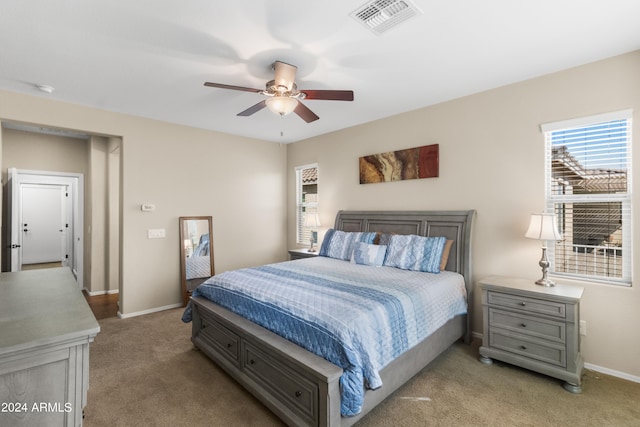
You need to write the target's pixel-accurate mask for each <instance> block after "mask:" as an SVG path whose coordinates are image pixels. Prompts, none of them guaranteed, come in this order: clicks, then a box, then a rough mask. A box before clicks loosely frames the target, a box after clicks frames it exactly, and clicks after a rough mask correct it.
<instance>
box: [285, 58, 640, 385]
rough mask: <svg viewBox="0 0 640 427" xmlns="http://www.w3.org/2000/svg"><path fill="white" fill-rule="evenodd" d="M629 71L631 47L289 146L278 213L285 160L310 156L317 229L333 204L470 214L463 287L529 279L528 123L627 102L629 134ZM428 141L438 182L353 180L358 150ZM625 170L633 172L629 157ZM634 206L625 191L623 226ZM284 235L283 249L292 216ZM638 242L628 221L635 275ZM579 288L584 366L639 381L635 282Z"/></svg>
mask: <svg viewBox="0 0 640 427" xmlns="http://www.w3.org/2000/svg"><path fill="white" fill-rule="evenodd" d="M638 70H640V51H636V52H634V53H631V54H627V55H623V56H620V57H615V58H611V59H608V60H605V61H601V62H597V63H593V64H588V65H585V66H582V67H578V68H574V69H570V70H566V71H563V72H560V73H555V74H551V75H548V76H544V77H541V78H536V79H533V80H529V81H525V82H522V83H518V84H513V85H510V86H506V87H501V88H498V89H495V90H491V91H487V92H484V93H479V94H476V95H473V96H468V97H465V98H461V99H457V100H454V101H451V102H446V103H442V104H439V105H435V106H432V107H428V108H424V109H420V110H416V111H412V112H408V113H405V114H401V115H398V116H395V117H391V118H388V119H384V120H379V121H376V122H372V123H368V124H365V125H361V126H357V127H353V128H349V129H345V130H343V131H339V132H335V133H332V134H329V135H324V136H320V137H317V138H313V139H310V140H306V141H303V142H299V143H295V144H291V145H290V146H289V147H288V175H289V184H288V189H289V192H288V206H289V209H288V211H289V212H295V175H294V167H295V166H298V165H303V164H308V163H313V162H317V163H318V168H319V176H320V185H319V196H318V197H319V204H320V217H321V222H322V224H323V225H325V226H327V227H328V226H331V225H332V224H333V220H334V216H335V214H336V211H338V210H339V209H476V210H477V216H476V221H475V229H474V235H473V239H474V243H473V264H472V268H473V277H474V282H475V281H477V280H478V279H480V278H482V277H485V276H488V275H492V274H500V275H517V276H524V277H530V278H534V279H535V278H538V276H540V275H541V273H540V268H539V266H538V260H539V259H540V245H539V243H538V242H536V241H533V240H529V239H525V238H524V233H525V231H526V227H527V225H528V222H529V215H530V214H531V213H534V212H541V211H542V210H543V209H544V139H543V135H542V133H541V132H540V124H542V123H547V122H553V121H558V120H564V119H570V118H575V117H581V116H588V115H593V114H599V113H605V112H610V111H618V110H622V109H628V108H633V109H634V118H635V125H634V134H635V135H636V139H638V138H640V131H639V130H640V128H639V126H638V123H639V122H640V79H639V78H638ZM356 96H357V94H356ZM434 143H437V144H440V177H439V178H434V179H422V180H413V181H403V182H390V183H382V184H367V185H360V184H359V176H358V158H359V157H360V156H363V155H367V154H375V153H380V152H385V151H391V150H395V149H401V148H410V147H416V146H421V145H427V144H434ZM633 166H634V168H635V170H636V171H640V156H639V155H636V156H635V158H634V165H633ZM639 175H640V174H638V173H636V174H635V175H634V180H633V185H634V187H636V188H639V187H640V183H639V181H638V178H637V177H638V176H639ZM636 194H638V193H636ZM638 201H639V196H637V195H636V196H635V197H634V202H635V203H634V205H635V206H636V208H638V209H635V211H634V222H635V224H638V219H639V218H640V208H639V207H640V203H638ZM288 231H289V233H288V236H289V237H288V241H289V245H290V246H293V245H295V223H294V217H293V216H291V217H290V220H289V223H288ZM321 234H322V233H321ZM321 237H322V236H320V238H321ZM639 237H640V227H635V229H634V238H633V241H634V242H636V248H635V249H636V252H635V255H634V256H633V263H634V271H635V272H636V275H637V274H638V272H639V271H640V256H638V255H637V254H638V253H640V252H638V251H637V249H639V248H637V246H638V244H637V242H640V238H639ZM581 284H582V285H583V286H584V287H585V292H584V298H583V301H582V306H581V314H582V319H584V320H586V321H587V326H588V327H587V329H588V335H587V336H585V337H583V340H582V350H583V354H584V357H585V359H586V362H587V363H589V364H591V365H594V366H596V367H600V368H604V369H609V370H613V371H617V372H619V373H622V374H623V375H624V374H626V375H630V376H633V377H635V378H636V379H640V363H638V360H640V342H639V341H638V340H637V339H636V338H637V336H638V332H637V331H638V328H639V327H640V309H639V307H640V286H638V284H637V283H636V286H634V287H631V288H627V287H620V286H611V285H603V284H595V283H581ZM475 295H476V296H477V295H479V293H476V294H475ZM473 309H474V313H473V325H474V326H473V328H474V331H476V332H481V325H482V322H481V319H482V317H481V316H482V314H481V311H480V305H479V299H478V298H476V299H475V301H474V304H473Z"/></svg>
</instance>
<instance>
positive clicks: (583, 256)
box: [542, 110, 632, 285]
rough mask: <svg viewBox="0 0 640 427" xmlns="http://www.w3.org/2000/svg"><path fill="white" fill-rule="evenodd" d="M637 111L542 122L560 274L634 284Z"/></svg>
mask: <svg viewBox="0 0 640 427" xmlns="http://www.w3.org/2000/svg"><path fill="white" fill-rule="evenodd" d="M631 116H632V112H631V110H626V111H620V112H616V113H610V114H603V115H599V116H592V117H586V118H582V119H576V120H568V121H564V122H558V123H550V124H545V125H542V131H543V132H544V134H545V141H546V156H545V162H546V168H545V177H546V191H545V194H546V205H547V210H548V212H554V213H555V214H556V215H557V218H558V229H559V230H560V232H561V233H562V234H563V240H562V241H559V242H556V243H555V245H553V246H552V247H551V248H550V249H551V250H550V254H549V255H550V261H551V268H550V271H553V273H554V274H556V275H563V276H574V277H577V278H581V279H591V280H597V281H604V282H610V283H617V284H625V285H630V284H631V194H632V192H631Z"/></svg>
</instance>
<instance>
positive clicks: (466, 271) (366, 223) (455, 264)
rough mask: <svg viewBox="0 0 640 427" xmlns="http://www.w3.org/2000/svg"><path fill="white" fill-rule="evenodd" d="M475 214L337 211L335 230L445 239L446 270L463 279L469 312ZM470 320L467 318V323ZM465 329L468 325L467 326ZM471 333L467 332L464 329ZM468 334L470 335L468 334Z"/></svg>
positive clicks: (461, 212) (471, 211) (458, 212)
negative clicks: (449, 243)
mask: <svg viewBox="0 0 640 427" xmlns="http://www.w3.org/2000/svg"><path fill="white" fill-rule="evenodd" d="M475 212H476V211H475V210H468V211H338V214H337V215H336V223H335V226H334V227H335V229H336V230H343V231H376V232H378V233H388V234H416V235H418V236H444V237H446V238H447V239H448V240H453V246H452V247H451V253H450V254H449V260H448V261H447V265H446V267H445V270H448V271H455V272H457V273H460V274H462V276H464V281H465V286H466V288H467V301H469V309H470V308H471V305H472V304H471V301H473V300H472V292H473V284H472V282H471V227H472V223H473V216H474V214H475ZM469 320H470V316H468V318H467V323H469ZM467 326H468V325H467ZM467 331H470V328H469V327H468V328H467ZM468 333H469V332H468Z"/></svg>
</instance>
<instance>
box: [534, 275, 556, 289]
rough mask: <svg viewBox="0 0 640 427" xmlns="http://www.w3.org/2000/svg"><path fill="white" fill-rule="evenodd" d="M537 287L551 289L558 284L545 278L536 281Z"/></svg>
mask: <svg viewBox="0 0 640 427" xmlns="http://www.w3.org/2000/svg"><path fill="white" fill-rule="evenodd" d="M536 285H540V286H547V287H551V286H555V285H556V282H554V281H553V280H549V279H547V278H545V277H543V278H542V279H538V280H536Z"/></svg>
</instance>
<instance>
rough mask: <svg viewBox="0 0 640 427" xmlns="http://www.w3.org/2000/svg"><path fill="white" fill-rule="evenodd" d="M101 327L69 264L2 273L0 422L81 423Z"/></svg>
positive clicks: (50, 425) (31, 425) (34, 426)
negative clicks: (92, 351)
mask: <svg viewBox="0 0 640 427" xmlns="http://www.w3.org/2000/svg"><path fill="white" fill-rule="evenodd" d="M99 331H100V326H99V325H98V322H97V321H96V319H95V317H94V316H93V313H92V312H91V309H90V308H89V305H88V304H87V302H86V300H85V298H84V296H83V295H82V292H81V291H80V290H79V289H78V285H77V284H76V283H75V280H74V277H73V275H72V274H71V271H70V270H69V269H68V268H63V267H61V268H54V269H43V270H31V271H21V272H17V273H1V274H0V405H2V407H0V426H12V427H16V426H29V427H37V426H46V427H53V426H69V427H70V426H81V425H82V410H83V408H84V407H85V406H86V404H87V389H88V387H89V343H90V342H93V339H94V338H95V336H96V335H97V334H98V332H99Z"/></svg>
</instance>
